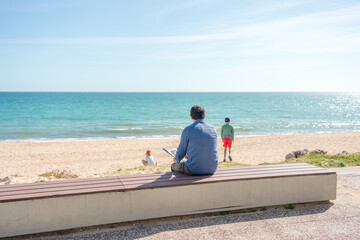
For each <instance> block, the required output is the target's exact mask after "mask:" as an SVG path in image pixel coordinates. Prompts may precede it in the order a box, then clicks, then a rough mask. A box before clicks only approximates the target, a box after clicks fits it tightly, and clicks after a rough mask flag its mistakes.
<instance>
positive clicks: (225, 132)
mask: <svg viewBox="0 0 360 240" xmlns="http://www.w3.org/2000/svg"><path fill="white" fill-rule="evenodd" d="M221 139H222V141H223V143H224V145H223V147H224V162H226V150H227V148H229V159H230V161H232V158H231V146H232V142H233V141H234V128H233V127H232V126H231V125H230V118H228V117H227V118H225V124H224V125H223V126H222V128H221Z"/></svg>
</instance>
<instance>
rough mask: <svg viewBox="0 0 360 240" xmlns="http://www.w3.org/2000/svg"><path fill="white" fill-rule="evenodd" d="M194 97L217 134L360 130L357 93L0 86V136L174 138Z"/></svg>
mask: <svg viewBox="0 0 360 240" xmlns="http://www.w3.org/2000/svg"><path fill="white" fill-rule="evenodd" d="M196 104H199V105H202V106H203V107H204V108H205V114H206V118H205V120H206V121H207V122H208V123H210V124H211V125H213V126H214V127H215V128H216V129H217V131H218V133H219V134H220V130H221V126H222V125H223V124H224V119H225V117H229V118H230V120H231V124H232V125H233V127H234V130H235V135H236V136H240V137H241V136H258V135H270V134H304V133H333V132H356V131H360V93H319V92H312V93H308V92H307V93H302V92H253V93H252V92H236V93H211V92H207V93H205V92H201V93H193V92H192V93H180V92H179V93H173V92H171V93H170V92H169V93H143V92H142V93H124V92H119V93H118V92H116V93H115V92H114V93H112V92H108V93H92V92H86V93H83V92H81V93H80V92H79V93H75V92H0V142H58V141H94V140H124V139H170V138H179V137H180V135H181V132H182V130H183V129H184V128H185V127H186V126H188V125H189V124H191V123H192V121H191V119H190V108H191V107H192V106H193V105H196Z"/></svg>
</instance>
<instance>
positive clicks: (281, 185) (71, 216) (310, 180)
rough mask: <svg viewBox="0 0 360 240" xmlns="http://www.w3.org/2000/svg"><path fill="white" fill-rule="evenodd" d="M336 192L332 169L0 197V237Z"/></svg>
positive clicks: (319, 196)
mask: <svg viewBox="0 0 360 240" xmlns="http://www.w3.org/2000/svg"><path fill="white" fill-rule="evenodd" d="M335 198H336V174H330V175H313V176H301V177H282V178H271V179H257V180H243V181H231V182H219V183H208V184H195V185H187V186H178V187H166V188H156V189H144V190H134V191H126V192H109V193H97V194H87V195H77V196H67V197H56V198H45V199H35V200H25V201H17V202H6V203H0V237H7V236H16V235H23V234H30V233H38V232H48V231H55V230H62V229H70V228H77V227H84V226H92V225H100V224H108V223H117V222H124V221H132V220H140V219H148V218H156V217H165V216H175V215H186V214H194V213H204V212H216V211H224V210H236V209H246V208H253V207H262V206H271V205H281V204H290V203H305V202H314V201H324V200H331V199H335Z"/></svg>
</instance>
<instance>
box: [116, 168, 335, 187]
mask: <svg viewBox="0 0 360 240" xmlns="http://www.w3.org/2000/svg"><path fill="white" fill-rule="evenodd" d="M314 170H317V171H323V172H324V173H329V170H327V169H322V168H318V167H311V168H310V167H308V168H298V167H295V168H278V169H259V170H257V171H254V170H246V169H245V170H244V169H241V168H234V169H232V170H231V171H226V172H221V173H220V172H215V173H214V174H213V175H205V177H206V178H208V177H209V176H211V177H221V176H228V175H234V176H235V175H238V174H240V175H243V174H249V173H250V174H252V173H258V174H260V173H276V172H286V171H298V172H301V173H306V172H307V171H314ZM333 173H335V172H333ZM198 177H203V176H187V175H185V174H181V173H180V174H174V173H171V172H170V173H165V174H162V175H156V176H154V175H147V176H142V177H139V178H128V177H127V176H119V178H120V179H121V181H122V182H123V183H124V184H125V183H128V182H130V183H131V182H147V181H151V180H154V179H158V178H161V179H164V180H168V181H170V180H172V179H174V178H184V179H186V178H190V179H192V178H198Z"/></svg>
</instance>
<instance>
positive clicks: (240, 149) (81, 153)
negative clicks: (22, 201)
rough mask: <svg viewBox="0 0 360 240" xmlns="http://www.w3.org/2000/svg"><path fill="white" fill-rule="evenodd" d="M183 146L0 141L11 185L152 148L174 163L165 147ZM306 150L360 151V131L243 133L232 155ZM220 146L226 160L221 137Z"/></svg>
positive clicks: (88, 169) (85, 173) (124, 161)
mask: <svg viewBox="0 0 360 240" xmlns="http://www.w3.org/2000/svg"><path fill="white" fill-rule="evenodd" d="M178 144H179V139H163V140H160V139H159V140H117V141H83V142H80V141H79V142H77V141H75V142H19V143H0V166H1V168H0V178H4V177H6V176H15V179H14V180H13V181H11V183H31V182H36V181H41V180H46V181H48V179H46V178H44V177H41V176H39V175H40V174H43V173H46V172H49V171H54V170H60V171H62V170H67V171H69V172H71V173H72V174H76V175H78V176H79V178H88V177H104V176H109V175H111V174H113V173H114V171H116V170H118V169H119V168H122V169H126V168H133V167H137V166H141V160H142V159H143V158H144V155H145V152H146V150H147V149H150V150H151V151H152V152H153V155H154V157H155V159H156V160H157V162H158V164H159V165H169V167H170V164H171V158H169V156H168V155H167V154H166V153H165V152H164V151H163V150H162V148H163V147H166V148H168V149H171V148H176V147H177V146H178ZM304 148H307V149H309V150H314V149H317V148H319V149H323V150H325V151H328V152H329V153H332V154H336V153H339V152H341V151H343V150H345V151H348V152H351V153H353V152H360V132H353V133H329V134H302V135H269V136H254V137H239V138H236V139H235V142H234V144H233V152H232V156H233V161H235V162H239V163H244V164H251V165H257V164H260V163H264V162H268V163H270V162H281V161H284V158H285V155H286V154H287V153H289V152H291V151H294V150H299V149H304ZM218 150H219V159H222V156H223V148H222V145H221V141H220V139H219V141H218ZM1 184H4V183H1Z"/></svg>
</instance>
